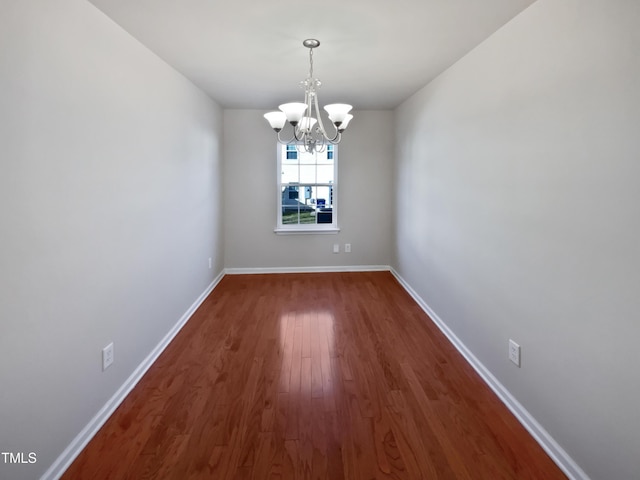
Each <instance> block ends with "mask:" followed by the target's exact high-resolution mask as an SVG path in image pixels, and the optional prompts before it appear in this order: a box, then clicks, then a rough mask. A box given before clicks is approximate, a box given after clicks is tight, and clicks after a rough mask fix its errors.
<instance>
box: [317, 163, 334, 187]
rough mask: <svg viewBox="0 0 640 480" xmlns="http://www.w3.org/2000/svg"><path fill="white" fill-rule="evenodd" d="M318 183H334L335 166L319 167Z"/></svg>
mask: <svg viewBox="0 0 640 480" xmlns="http://www.w3.org/2000/svg"><path fill="white" fill-rule="evenodd" d="M316 182H318V183H331V182H333V165H318V179H317V180H316Z"/></svg>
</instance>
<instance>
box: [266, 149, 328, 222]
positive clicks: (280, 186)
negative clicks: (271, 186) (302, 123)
mask: <svg viewBox="0 0 640 480" xmlns="http://www.w3.org/2000/svg"><path fill="white" fill-rule="evenodd" d="M276 150H277V154H276V189H275V190H276V206H277V207H276V227H275V229H274V232H275V233H277V234H335V233H338V232H339V231H340V228H339V227H338V148H337V145H333V158H332V159H330V160H333V182H331V183H308V182H305V183H302V182H300V183H298V184H297V185H298V187H299V188H298V191H299V192H300V193H299V195H302V192H304V188H305V187H307V186H312V187H313V186H321V187H326V186H329V187H330V188H331V195H332V199H333V203H332V204H331V223H294V224H284V223H282V193H283V188H284V187H285V186H286V185H293V183H286V182H282V168H283V167H282V160H283V157H284V158H287V157H288V155H287V145H283V144H281V143H277V145H276ZM299 155H300V154H298V159H297V160H298V165H300V163H299V162H300V157H299ZM289 159H290V158H289ZM290 160H291V159H290ZM328 160H329V159H328ZM316 164H317V163H316ZM316 181H317V178H316ZM327 200H329V199H327Z"/></svg>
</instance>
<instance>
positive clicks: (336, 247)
mask: <svg viewBox="0 0 640 480" xmlns="http://www.w3.org/2000/svg"><path fill="white" fill-rule="evenodd" d="M333 253H340V244H339V243H334V244H333Z"/></svg>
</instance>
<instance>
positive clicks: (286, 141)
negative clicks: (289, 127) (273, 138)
mask: <svg viewBox="0 0 640 480" xmlns="http://www.w3.org/2000/svg"><path fill="white" fill-rule="evenodd" d="M295 138H296V131H295V129H294V130H293V136H292V137H291V138H290V139H289V140H283V139H282V137H281V136H280V132H278V142H280V143H281V144H283V145H287V144H289V143H291V142H293V140H294V139H295Z"/></svg>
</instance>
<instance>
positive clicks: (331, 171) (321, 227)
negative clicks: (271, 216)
mask: <svg viewBox="0 0 640 480" xmlns="http://www.w3.org/2000/svg"><path fill="white" fill-rule="evenodd" d="M337 171H338V170H337V146H336V145H327V146H326V147H325V149H324V150H323V151H321V152H314V153H308V152H305V151H299V150H298V148H297V146H296V145H280V144H279V145H278V172H279V174H278V218H277V226H276V232H279V233H286V232H303V233H312V232H336V231H337V230H338V223H337V204H336V200H337V195H336V191H335V189H336V185H337Z"/></svg>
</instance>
